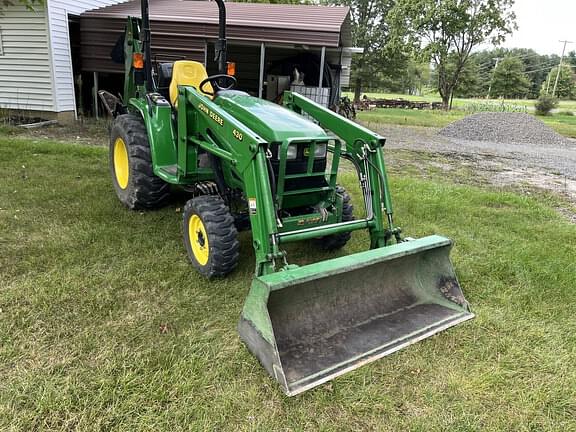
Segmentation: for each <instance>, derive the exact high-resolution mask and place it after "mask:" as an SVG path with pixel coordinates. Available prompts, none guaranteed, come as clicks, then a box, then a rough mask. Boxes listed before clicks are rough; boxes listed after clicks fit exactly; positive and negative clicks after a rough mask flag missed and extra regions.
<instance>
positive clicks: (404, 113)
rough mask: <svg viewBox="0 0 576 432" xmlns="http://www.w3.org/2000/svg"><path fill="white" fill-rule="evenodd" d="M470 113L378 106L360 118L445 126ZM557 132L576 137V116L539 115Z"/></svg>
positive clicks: (405, 123) (374, 120)
mask: <svg viewBox="0 0 576 432" xmlns="http://www.w3.org/2000/svg"><path fill="white" fill-rule="evenodd" d="M467 115H468V113H467V112H465V111H462V110H459V109H454V110H452V111H449V112H446V111H442V110H408V109H401V108H376V109H373V110H371V111H359V112H358V114H357V118H358V120H361V121H362V122H365V123H384V124H395V125H402V126H424V127H437V128H441V127H444V126H446V125H448V124H450V123H452V122H453V121H456V120H460V119H462V118H464V117H466V116H467ZM537 118H538V119H540V120H542V121H543V122H544V123H546V124H547V125H548V126H550V127H551V128H552V129H554V130H555V131H556V132H558V133H560V134H562V135H564V136H567V137H571V138H576V116H573V115H567V114H553V115H550V116H545V117H537Z"/></svg>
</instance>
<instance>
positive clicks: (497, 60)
mask: <svg viewBox="0 0 576 432" xmlns="http://www.w3.org/2000/svg"><path fill="white" fill-rule="evenodd" d="M492 60H495V61H496V64H495V65H494V70H493V71H492V78H490V85H489V86H488V96H487V97H486V99H490V92H492V83H493V82H494V72H495V71H496V69H497V68H498V63H500V60H502V57H495V58H493V59H492Z"/></svg>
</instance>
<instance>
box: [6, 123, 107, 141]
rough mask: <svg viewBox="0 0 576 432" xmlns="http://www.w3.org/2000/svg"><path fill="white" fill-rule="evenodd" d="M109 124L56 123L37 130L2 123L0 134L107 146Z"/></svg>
mask: <svg viewBox="0 0 576 432" xmlns="http://www.w3.org/2000/svg"><path fill="white" fill-rule="evenodd" d="M109 124H110V121H109V120H106V119H100V120H95V119H82V120H79V121H76V122H73V123H57V124H52V125H49V126H45V127H41V128H38V129H24V128H20V127H17V126H14V125H12V124H8V123H4V124H3V125H2V126H0V133H2V134H5V135H10V136H19V137H30V138H33V139H39V138H40V139H48V140H52V141H64V142H75V143H78V144H87V145H97V146H104V145H107V144H108V134H109Z"/></svg>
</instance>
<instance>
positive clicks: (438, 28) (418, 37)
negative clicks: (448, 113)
mask: <svg viewBox="0 0 576 432" xmlns="http://www.w3.org/2000/svg"><path fill="white" fill-rule="evenodd" d="M513 4H514V0H463V1H458V2H456V1H454V0H398V3H397V5H396V7H395V8H394V9H393V10H392V11H391V14H390V18H391V22H392V26H393V29H394V30H395V31H398V32H400V33H402V34H403V33H405V32H406V31H408V34H409V37H410V39H411V40H412V41H414V44H415V45H418V46H422V47H423V49H422V50H421V52H422V54H423V56H424V57H425V58H426V59H430V60H431V61H432V62H433V63H434V65H435V67H436V73H437V77H438V82H437V87H438V92H439V93H440V96H441V98H442V102H443V103H444V105H445V106H446V107H448V106H449V103H450V100H451V98H452V95H453V92H454V89H455V88H456V86H457V84H458V81H459V79H460V76H461V74H462V70H463V68H464V66H465V65H466V63H467V61H468V59H469V56H470V53H471V51H472V49H473V48H474V47H476V46H478V45H480V44H482V43H484V42H488V41H489V42H492V43H494V44H498V43H501V42H502V41H503V40H504V38H505V36H506V35H507V34H509V33H511V32H512V30H513V29H514V28H515V18H516V17H515V15H514V13H513V12H512V11H511V7H512V5H513ZM451 58H453V60H451ZM452 61H453V63H454V66H453V67H450V63H451V62H452Z"/></svg>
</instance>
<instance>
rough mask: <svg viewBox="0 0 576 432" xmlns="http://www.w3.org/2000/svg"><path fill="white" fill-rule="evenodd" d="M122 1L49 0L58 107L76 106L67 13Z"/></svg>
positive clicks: (71, 13)
mask: <svg viewBox="0 0 576 432" xmlns="http://www.w3.org/2000/svg"><path fill="white" fill-rule="evenodd" d="M122 1H124V0H120V1H119V0H48V19H49V25H50V41H51V48H52V63H53V69H54V77H53V80H54V86H55V93H56V101H55V110H56V111H58V112H61V111H73V110H75V109H76V103H75V99H74V77H73V74H72V59H71V54H70V39H69V38H70V36H69V34H68V14H70V15H80V14H81V13H82V12H85V11H87V10H90V9H97V8H100V7H103V6H108V5H111V4H116V3H121V2H122Z"/></svg>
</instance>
